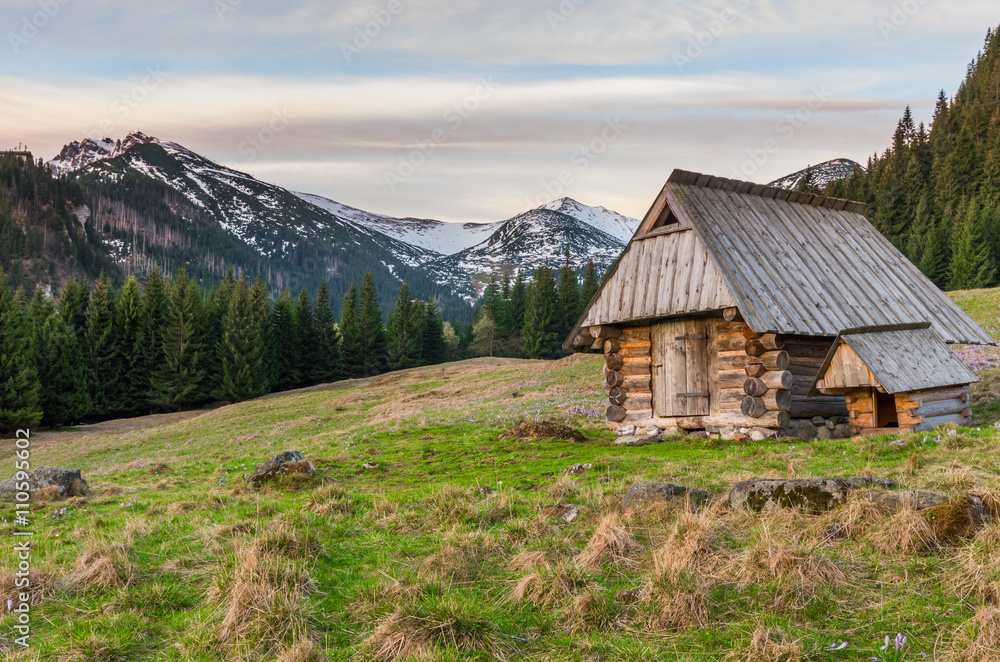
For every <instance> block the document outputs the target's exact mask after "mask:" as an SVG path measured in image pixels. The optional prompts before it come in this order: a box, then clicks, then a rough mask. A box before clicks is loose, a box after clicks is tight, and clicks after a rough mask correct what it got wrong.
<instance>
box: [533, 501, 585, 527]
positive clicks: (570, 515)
mask: <svg viewBox="0 0 1000 662" xmlns="http://www.w3.org/2000/svg"><path fill="white" fill-rule="evenodd" d="M542 514H543V515H545V516H546V517H551V518H553V519H561V520H562V521H564V522H566V523H567V524H572V523H573V522H575V521H576V520H577V518H579V517H580V507H579V506H577V505H574V504H572V503H567V504H564V505H562V506H546V507H545V508H542Z"/></svg>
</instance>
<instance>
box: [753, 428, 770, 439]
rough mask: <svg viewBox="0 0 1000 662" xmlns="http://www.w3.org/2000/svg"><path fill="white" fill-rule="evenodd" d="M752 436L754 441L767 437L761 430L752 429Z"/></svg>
mask: <svg viewBox="0 0 1000 662" xmlns="http://www.w3.org/2000/svg"><path fill="white" fill-rule="evenodd" d="M750 438H751V439H752V440H754V441H764V440H765V439H767V436H766V435H765V434H764V433H763V432H761V431H760V430H751V431H750Z"/></svg>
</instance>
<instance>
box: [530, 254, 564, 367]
mask: <svg viewBox="0 0 1000 662" xmlns="http://www.w3.org/2000/svg"><path fill="white" fill-rule="evenodd" d="M561 312H562V311H561V305H560V302H559V295H558V292H557V291H556V284H555V280H554V279H553V277H552V271H551V270H550V269H549V268H548V267H539V268H538V269H536V270H535V277H534V282H532V284H531V287H530V288H528V301H527V307H526V310H525V314H524V331H523V336H522V339H523V343H524V345H523V348H524V352H525V354H527V355H528V356H530V357H533V358H553V357H555V356H558V355H559V354H560V353H561V349H560V345H561V343H562V328H563V322H562V314H561Z"/></svg>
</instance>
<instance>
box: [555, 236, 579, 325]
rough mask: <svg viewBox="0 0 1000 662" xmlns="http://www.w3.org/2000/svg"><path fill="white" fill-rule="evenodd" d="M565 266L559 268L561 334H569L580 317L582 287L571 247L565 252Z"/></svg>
mask: <svg viewBox="0 0 1000 662" xmlns="http://www.w3.org/2000/svg"><path fill="white" fill-rule="evenodd" d="M563 256H564V261H563V266H562V268H561V269H560V270H559V302H560V303H561V304H562V311H561V312H562V321H563V328H562V331H561V333H560V335H561V336H565V335H567V334H568V333H569V332H570V331H571V330H572V329H573V325H574V324H576V320H577V319H578V318H579V317H580V289H579V284H578V283H577V280H576V272H575V271H574V270H573V263H572V262H571V261H570V257H569V248H568V247H567V248H566V250H565V251H564V252H563Z"/></svg>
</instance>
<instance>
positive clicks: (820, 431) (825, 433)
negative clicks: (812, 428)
mask: <svg viewBox="0 0 1000 662" xmlns="http://www.w3.org/2000/svg"><path fill="white" fill-rule="evenodd" d="M831 432H832V430H831V429H830V428H828V427H826V426H825V425H824V426H822V427H818V428H816V438H817V439H823V440H826V439H829V438H830V437H831Z"/></svg>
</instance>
